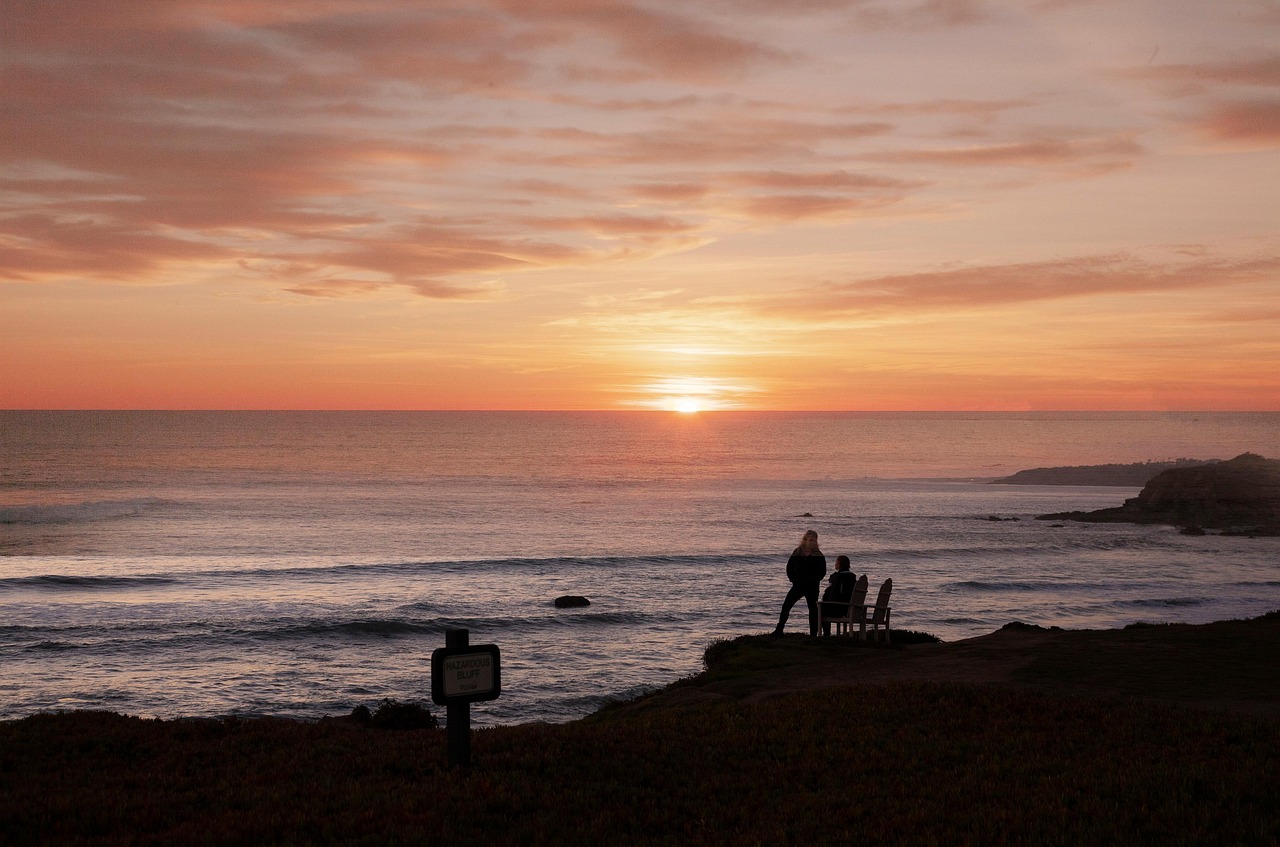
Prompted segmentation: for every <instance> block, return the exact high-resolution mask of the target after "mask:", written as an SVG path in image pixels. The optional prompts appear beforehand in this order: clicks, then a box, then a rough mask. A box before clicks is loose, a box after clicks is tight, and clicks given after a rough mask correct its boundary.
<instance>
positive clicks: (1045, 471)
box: [991, 459, 1221, 488]
mask: <svg viewBox="0 0 1280 847" xmlns="http://www.w3.org/2000/svg"><path fill="white" fill-rule="evenodd" d="M1219 461H1221V460H1219V459H1174V460H1171V461H1163V462H1133V463H1130V464H1112V465H1072V466H1068V467H1056V468H1032V469H1030V470H1023V471H1018V472H1017V473H1015V474H1012V475H1010V476H1005V477H1000V478H999V479H993V480H991V484H992V485H1114V486H1117V487H1134V488H1141V487H1142V486H1144V485H1146V484H1147V483H1148V482H1150V481H1151V480H1152V479H1153V478H1154V477H1155V476H1156V475H1157V474H1161V473H1164V472H1165V471H1167V470H1170V469H1172V468H1185V467H1192V466H1194V465H1210V464H1216V463H1217V462H1219Z"/></svg>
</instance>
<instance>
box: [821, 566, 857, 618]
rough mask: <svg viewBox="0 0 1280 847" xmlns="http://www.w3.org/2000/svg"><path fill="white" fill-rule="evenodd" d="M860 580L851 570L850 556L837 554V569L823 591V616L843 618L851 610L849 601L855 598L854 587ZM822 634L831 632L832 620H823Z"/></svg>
mask: <svg viewBox="0 0 1280 847" xmlns="http://www.w3.org/2000/svg"><path fill="white" fill-rule="evenodd" d="M857 582H858V575H857V574H856V573H854V572H853V571H851V570H849V557H848V556H836V569H835V571H833V572H832V574H831V579H829V580H827V588H826V590H825V591H823V592H822V601H821V602H822V617H823V618H826V617H827V616H830V617H833V618H843V617H844V616H845V615H846V614H848V612H849V601H850V600H852V599H853V587H854V585H855V584H856V583H857ZM822 634H823V635H830V634H831V621H828V620H823V621H822Z"/></svg>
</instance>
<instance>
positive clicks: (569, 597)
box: [556, 594, 591, 609]
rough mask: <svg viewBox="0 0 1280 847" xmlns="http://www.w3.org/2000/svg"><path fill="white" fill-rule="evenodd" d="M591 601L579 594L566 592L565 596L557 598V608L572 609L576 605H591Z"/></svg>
mask: <svg viewBox="0 0 1280 847" xmlns="http://www.w3.org/2000/svg"><path fill="white" fill-rule="evenodd" d="M590 605H591V601H590V600H588V599H587V598H586V597H580V596H578V595H577V594H566V595H564V596H563V597H557V598H556V608H557V609H572V608H574V607H575V606H590Z"/></svg>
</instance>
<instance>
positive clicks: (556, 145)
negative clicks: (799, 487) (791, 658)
mask: <svg viewBox="0 0 1280 847" xmlns="http://www.w3.org/2000/svg"><path fill="white" fill-rule="evenodd" d="M0 63H2V64H0V68H2V69H0V406H2V407H5V408H281V409H293V408H298V409H306V408H346V409H367V408H388V409H655V408H656V409H674V408H681V407H682V408H686V409H694V408H700V409H718V408H719V409H731V408H743V409H797V410H802V409H858V410H862V409H865V410H888V409H903V410H925V409H931V410H1022V409H1037V410H1053V409H1063V410H1072V409H1155V410H1160V409H1257V410H1277V409H1280V2H1278V0H1213V2H1208V0H1150V2H1139V1H1138V0H1098V1H1097V2H1092V0H684V2H676V0H467V2H452V1H451V0H438V1H437V0H421V2H410V0H271V2H252V1H251V0H0Z"/></svg>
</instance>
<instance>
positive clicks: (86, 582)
mask: <svg viewBox="0 0 1280 847" xmlns="http://www.w3.org/2000/svg"><path fill="white" fill-rule="evenodd" d="M176 582H177V580H176V579H175V578H173V577H169V576H73V575H69V574H40V575H38V576H12V577H6V578H4V579H0V591H4V590H19V589H42V588H44V589H47V588H55V589H64V590H70V591H80V590H94V589H100V590H105V589H113V588H147V587H154V586H157V585H172V584H174V583H176Z"/></svg>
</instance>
